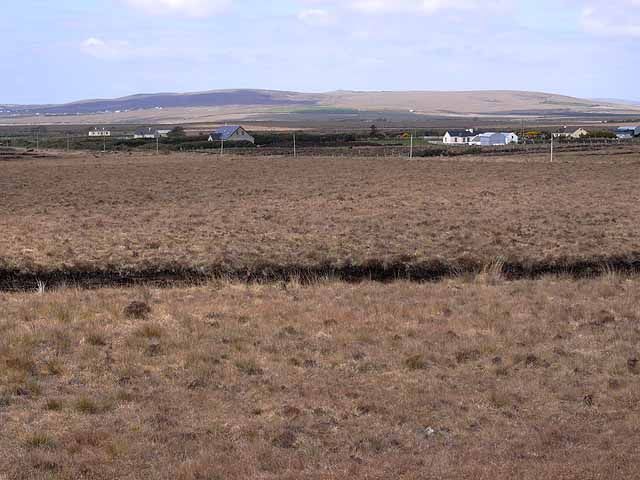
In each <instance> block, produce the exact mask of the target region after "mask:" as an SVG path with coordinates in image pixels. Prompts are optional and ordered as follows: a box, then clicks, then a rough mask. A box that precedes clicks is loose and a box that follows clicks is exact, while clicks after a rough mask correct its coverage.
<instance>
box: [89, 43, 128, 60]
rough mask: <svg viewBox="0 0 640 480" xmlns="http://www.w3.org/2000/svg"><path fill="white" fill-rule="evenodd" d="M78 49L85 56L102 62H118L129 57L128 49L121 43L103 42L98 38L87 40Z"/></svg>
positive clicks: (126, 44)
mask: <svg viewBox="0 0 640 480" xmlns="http://www.w3.org/2000/svg"><path fill="white" fill-rule="evenodd" d="M80 49H81V50H82V51H83V52H84V53H85V54H87V55H90V56H92V57H95V58H100V59H103V60H118V59H121V58H124V57H127V56H129V52H130V50H131V49H130V47H129V44H128V43H127V42H123V41H105V40H102V39H100V38H96V37H90V38H87V39H86V40H85V41H84V42H82V44H81V45H80Z"/></svg>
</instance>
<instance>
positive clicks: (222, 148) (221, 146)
mask: <svg viewBox="0 0 640 480" xmlns="http://www.w3.org/2000/svg"><path fill="white" fill-rule="evenodd" d="M223 155H224V138H222V137H220V156H221V157H222V156H223Z"/></svg>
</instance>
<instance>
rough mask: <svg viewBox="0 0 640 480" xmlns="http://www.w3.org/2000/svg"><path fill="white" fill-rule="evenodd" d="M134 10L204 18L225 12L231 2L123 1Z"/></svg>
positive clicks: (183, 0)
mask: <svg viewBox="0 0 640 480" xmlns="http://www.w3.org/2000/svg"><path fill="white" fill-rule="evenodd" d="M124 2H125V3H126V4H128V5H130V6H132V7H134V8H137V9H140V10H142V11H144V12H147V13H149V14H153V15H175V14H178V15H184V16H189V17H205V16H207V15H211V14H213V13H218V12H221V11H224V10H226V9H227V8H229V7H230V6H231V3H232V0H124Z"/></svg>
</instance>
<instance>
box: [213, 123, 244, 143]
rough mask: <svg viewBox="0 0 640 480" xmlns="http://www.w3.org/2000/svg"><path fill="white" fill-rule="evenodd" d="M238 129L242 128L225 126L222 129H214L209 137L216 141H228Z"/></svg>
mask: <svg viewBox="0 0 640 480" xmlns="http://www.w3.org/2000/svg"><path fill="white" fill-rule="evenodd" d="M240 128H242V127H240V125H225V126H224V127H219V128H216V129H215V130H214V131H213V133H212V134H211V136H212V137H213V138H217V139H218V140H229V139H230V138H231V137H232V136H233V134H234V133H236V132H237V131H238V130H239V129H240Z"/></svg>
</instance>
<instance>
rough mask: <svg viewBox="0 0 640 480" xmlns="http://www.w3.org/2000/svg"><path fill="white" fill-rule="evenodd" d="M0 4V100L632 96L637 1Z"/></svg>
mask: <svg viewBox="0 0 640 480" xmlns="http://www.w3.org/2000/svg"><path fill="white" fill-rule="evenodd" d="M8 3H9V5H3V12H2V14H3V21H2V25H0V39H1V40H2V49H0V103H48V102H50V103H58V102H65V101H72V100H79V99H85V98H98V97H101V98H104V97H114V96H123V95H128V94H132V93H142V92H145V93H151V92H161V91H199V90H210V89H221V88H270V89H283V90H297V91H330V90H337V89H350V90H473V89H485V90H486V89H514V90H536V91H549V92H555V93H564V94H569V95H575V96H581V97H611V98H626V99H632V100H633V99H635V100H638V99H640V92H639V91H638V87H637V85H638V78H640V0H609V1H605V0H593V1H584V0H540V1H519V2H518V1H508V0H488V1H477V0H454V1H447V0H281V1H272V2H267V1H263V0H111V1H109V0H102V1H98V0H58V1H56V0H22V1H13V0H11V1H10V2H8Z"/></svg>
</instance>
